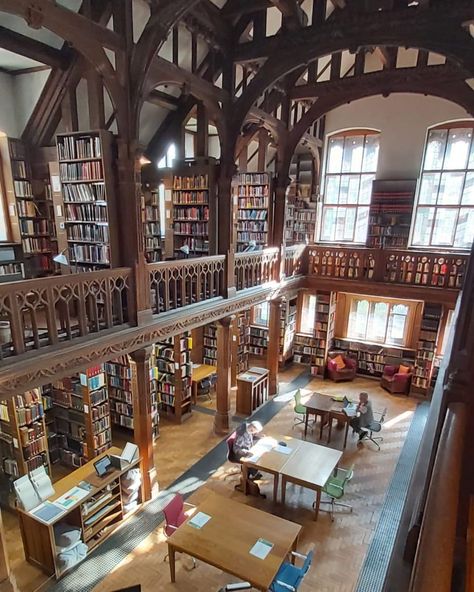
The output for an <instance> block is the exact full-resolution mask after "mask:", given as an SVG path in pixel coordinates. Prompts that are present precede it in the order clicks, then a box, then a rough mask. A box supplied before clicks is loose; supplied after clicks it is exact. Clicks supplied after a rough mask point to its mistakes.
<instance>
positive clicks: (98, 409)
mask: <svg viewBox="0 0 474 592" xmlns="http://www.w3.org/2000/svg"><path fill="white" fill-rule="evenodd" d="M109 411H110V409H109V401H108V398H107V400H106V401H103V402H102V403H100V404H99V405H96V406H94V407H92V409H91V418H92V421H98V420H99V419H101V418H102V417H106V416H107V415H108V414H109Z"/></svg>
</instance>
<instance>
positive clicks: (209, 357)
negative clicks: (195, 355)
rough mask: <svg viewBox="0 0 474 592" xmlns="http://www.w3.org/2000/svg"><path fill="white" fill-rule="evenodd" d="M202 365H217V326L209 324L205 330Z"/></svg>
mask: <svg viewBox="0 0 474 592" xmlns="http://www.w3.org/2000/svg"><path fill="white" fill-rule="evenodd" d="M202 363H203V364H208V365H209V366H216V365H217V325H216V323H209V325H206V326H205V327H204V328H203V335H202Z"/></svg>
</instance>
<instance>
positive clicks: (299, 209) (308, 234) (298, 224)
mask: <svg viewBox="0 0 474 592" xmlns="http://www.w3.org/2000/svg"><path fill="white" fill-rule="evenodd" d="M315 228H316V204H310V203H309V202H307V201H304V200H302V199H297V200H296V201H295V202H294V221H293V236H292V241H291V244H298V243H306V244H309V243H312V242H314V232H315Z"/></svg>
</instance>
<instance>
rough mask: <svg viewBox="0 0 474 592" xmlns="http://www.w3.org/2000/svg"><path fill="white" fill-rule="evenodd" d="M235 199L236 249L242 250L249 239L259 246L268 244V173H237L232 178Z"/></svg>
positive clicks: (269, 217) (269, 218)
mask: <svg viewBox="0 0 474 592" xmlns="http://www.w3.org/2000/svg"><path fill="white" fill-rule="evenodd" d="M232 193H233V196H234V199H235V200H236V201H237V250H238V251H243V250H244V249H245V248H246V247H247V246H248V243H249V242H250V241H253V242H255V243H256V245H257V246H258V247H259V248H263V247H264V246H265V245H267V244H268V233H269V222H270V220H271V216H270V195H271V193H270V175H269V174H268V173H239V174H238V175H235V176H234V178H233V180H232Z"/></svg>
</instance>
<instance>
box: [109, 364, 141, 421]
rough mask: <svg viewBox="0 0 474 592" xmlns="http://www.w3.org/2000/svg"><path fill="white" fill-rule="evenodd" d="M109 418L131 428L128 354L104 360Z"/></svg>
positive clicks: (130, 383) (131, 412)
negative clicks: (108, 360) (109, 360)
mask: <svg viewBox="0 0 474 592" xmlns="http://www.w3.org/2000/svg"><path fill="white" fill-rule="evenodd" d="M104 370H105V373H106V375H107V385H108V386H107V388H108V392H109V405H110V419H111V420H112V424H113V425H117V426H120V427H123V428H127V429H130V430H133V427H134V426H133V395H132V381H131V378H132V370H131V368H130V363H129V361H128V356H120V357H119V358H117V359H116V360H113V361H111V362H106V363H105V364H104Z"/></svg>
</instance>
